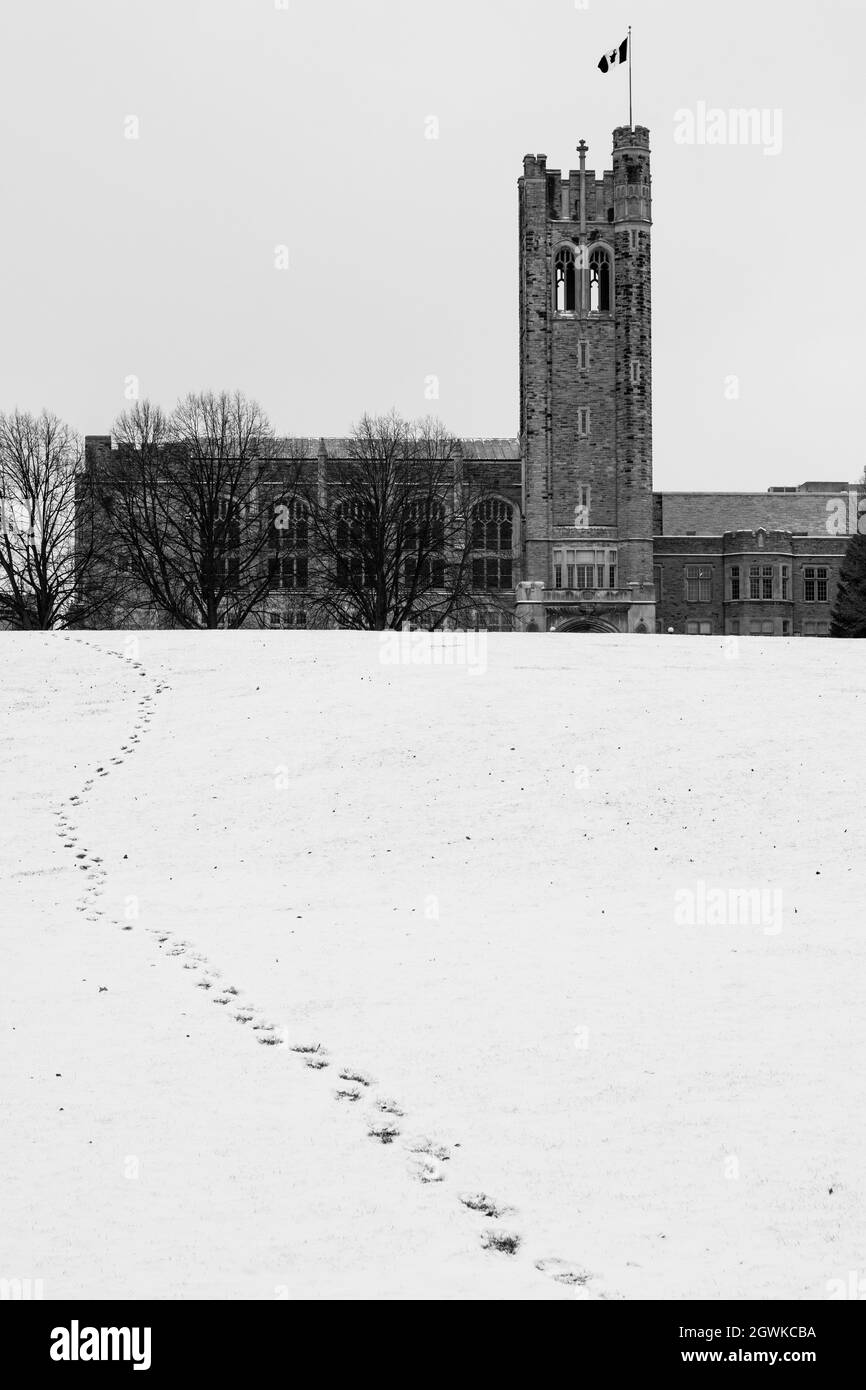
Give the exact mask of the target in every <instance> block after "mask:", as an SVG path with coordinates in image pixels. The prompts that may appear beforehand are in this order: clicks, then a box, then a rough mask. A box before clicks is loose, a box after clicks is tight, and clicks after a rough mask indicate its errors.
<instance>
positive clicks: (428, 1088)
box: [0, 632, 866, 1300]
mask: <svg viewBox="0 0 866 1390" xmlns="http://www.w3.org/2000/svg"><path fill="white" fill-rule="evenodd" d="M461 640H462V639H460V638H459V637H456V636H455V637H452V638H445V639H439V641H438V642H437V641H434V642H433V644H432V645H428V646H424V645H423V644H424V643H426V642H428V639H420V641H421V644H422V645H418V646H414V647H413V648H412V651H413V652H414V654H415V657H416V658H418V656H419V654H420V656H421V657H424V656H425V654H426V655H427V656H429V660H427V661H426V663H425V662H424V661H419V660H417V659H416V660H415V661H410V660H402V661H400V662H397V663H396V664H394V663H392V662H389V661H388V660H387V659H383V658H386V657H387V655H388V649H387V648H386V647H385V646H384V645H383V640H382V639H381V638H379V637H378V636H377V635H375V634H350V633H336V632H330V633H312V632H311V633H288V632H276V633H253V632H249V633H248V632H240V633H225V632H217V633H195V634H191V633H140V634H123V633H109V634H79V635H72V636H62V635H60V634H48V635H44V636H41V635H20V636H19V635H13V634H8V633H6V634H3V635H2V637H0V661H2V696H0V700H2V710H3V726H2V745H0V770H2V778H3V823H2V845H0V848H2V895H3V910H2V919H0V948H2V979H0V1007H2V1015H0V1026H2V1060H0V1070H2V1084H0V1105H2V1125H0V1163H2V1169H0V1171H2V1186H3V1210H2V1218H0V1278H3V1279H15V1278H20V1279H25V1278H30V1279H41V1280H42V1281H43V1286H44V1294H45V1297H46V1298H68V1297H92V1298H146V1297H155V1298H194V1297H204V1298H254V1299H280V1298H291V1299H295V1298H312V1299H322V1298H338V1299H346V1298H348V1299H355V1298H377V1299H400V1298H412V1299H415V1298H436V1299H566V1300H567V1299H571V1300H573V1299H576V1298H577V1299H585V1300H591V1299H596V1298H620V1299H632V1298H653V1299H684V1298H692V1297H693V1298H710V1299H717V1298H761V1299H771V1298H796V1299H822V1298H825V1297H827V1289H828V1281H832V1280H836V1279H843V1280H844V1279H846V1278H847V1276H848V1272H849V1271H850V1270H860V1271H862V1269H863V1260H864V1250H866V1200H864V1199H866V1193H864V1187H866V1166H864V1161H863V1155H864V1141H866V1067H864V1056H866V998H864V994H866V990H864V950H863V937H864V929H866V914H864V910H863V909H864V868H863V866H864V794H863V786H864V781H863V773H864V752H863V727H864V689H866V671H864V656H866V644H863V645H862V646H859V647H858V646H857V645H856V644H855V643H848V642H840V641H832V642H831V641H818V640H814V641H809V640H803V639H799V640H791V641H789V640H784V639H773V640H767V641H761V640H760V639H743V640H741V641H739V642H736V641H733V642H732V641H727V642H726V641H723V640H717V639H704V640H697V639H694V638H678V637H672V636H665V637H644V638H643V639H642V640H639V639H637V638H631V637H628V638H619V637H614V636H566V635H563V634H558V635H557V634H554V635H550V636H541V635H532V636H530V635H526V636H511V635H503V636H491V637H489V638H488V639H487V640H486V644H485V645H484V647H483V648H482V652H483V661H482V662H481V663H480V664H476V665H474V666H472V667H469V668H467V666H465V665H461V664H456V663H455V664H451V665H446V664H444V663H441V664H436V658H438V657H441V655H442V652H443V647H442V645H441V642H442V641H444V642H446V643H448V642H450V643H451V644H452V648H453V650H454V651H455V652H457V651H458V647H457V644H459V643H460V642H461ZM408 650H409V649H408V648H406V651H408ZM404 654H405V653H404ZM458 654H459V653H458ZM474 655H476V656H477V652H476V653H474ZM81 855H83V856H84V857H83V858H80V857H78V856H81ZM732 889H743V890H749V891H752V892H756V891H760V892H763V894H764V897H763V898H762V899H761V901H762V902H763V903H764V904H767V903H770V902H772V904H773V910H772V914H771V915H766V914H765V913H764V912H763V910H762V915H761V916H760V918H759V919H756V920H753V921H750V922H743V921H740V920H739V919H738V918H737V916H736V912H735V913H734V914H733V917H734V920H728V921H725V920H721V921H720V920H719V917H718V916H716V917H713V915H712V913H705V914H704V916H703V917H702V916H701V913H702V911H703V909H701V908H700V903H701V902H706V901H707V898H706V894H707V893H710V894H711V895H712V894H715V900H716V901H718V900H719V899H720V898H721V896H722V895H724V894H728V893H729V892H730V890H732ZM687 893H693V894H694V899H693V900H694V902H695V903H697V904H698V905H699V906H698V908H697V909H696V913H697V918H698V920H692V921H685V922H684V921H683V915H682V907H681V904H682V902H683V901H687V899H686V898H685V897H684V895H685V894H687ZM678 895H679V896H678ZM702 895H703V896H702ZM774 895H775V896H774ZM730 915H731V914H730V913H729V917H730ZM722 919H724V912H722ZM245 1006H246V1007H245ZM239 1015H240V1017H239ZM263 1036H267V1037H268V1038H269V1039H270V1045H264V1044H262V1043H261V1042H260V1038H261V1037H263ZM297 1047H307V1048H316V1049H318V1050H317V1051H315V1052H307V1053H305V1052H299V1051H296V1050H294V1049H295V1048H297ZM309 1061H314V1062H316V1063H318V1064H321V1063H325V1065H317V1066H310V1065H308V1064H307V1063H308V1062H309ZM341 1071H346V1072H349V1073H352V1074H356V1075H358V1076H362V1077H363V1078H364V1081H367V1082H368V1084H363V1081H351V1080H345V1079H341V1078H340V1072H341ZM339 1090H343V1091H349V1092H350V1093H351V1094H355V1093H357V1095H358V1098H357V1099H354V1100H352V1099H348V1098H347V1097H346V1096H343V1097H337V1096H336V1094H335V1092H337V1091H339ZM380 1103H384V1104H386V1105H389V1104H390V1105H392V1106H393V1109H392V1110H390V1111H389V1110H383V1109H380V1108H379V1105H380ZM395 1111H397V1112H401V1113H395ZM383 1123H387V1124H390V1125H391V1126H392V1127H393V1129H394V1130H395V1131H397V1132H396V1133H394V1134H393V1136H392V1137H391V1141H390V1142H382V1139H381V1138H380V1137H376V1135H375V1134H374V1135H371V1134H370V1133H369V1131H370V1130H371V1129H373V1128H375V1127H377V1126H381V1125H382V1124H383ZM419 1148H420V1149H422V1150H423V1149H425V1148H426V1150H427V1152H426V1153H424V1152H419V1151H418V1150H419ZM425 1179H426V1180H425ZM478 1194H483V1196H484V1198H485V1204H487V1203H489V1204H491V1205H492V1208H493V1214H486V1213H485V1211H483V1210H472V1209H470V1208H469V1207H467V1205H466V1204H465V1203H464V1202H463V1201H462V1200H461V1198H462V1197H467V1196H468V1197H470V1198H472V1199H473V1200H474V1199H475V1197H476V1196H477V1195H478ZM475 1204H476V1206H477V1205H478V1203H477V1202H476V1203H475ZM503 1236H504V1237H509V1236H513V1237H516V1238H518V1243H517V1245H516V1248H515V1249H514V1250H513V1251H509V1249H508V1248H505V1249H502V1248H488V1246H487V1244H486V1243H487V1242H488V1240H489V1239H490V1238H491V1237H493V1238H494V1240H498V1241H499V1243H500V1245H501V1244H503V1241H502V1239H501V1238H502V1237H503ZM504 1244H505V1245H506V1247H507V1245H508V1241H507V1240H506V1241H505V1242H504ZM539 1266H540V1268H539Z"/></svg>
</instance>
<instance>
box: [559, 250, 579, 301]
mask: <svg viewBox="0 0 866 1390" xmlns="http://www.w3.org/2000/svg"><path fill="white" fill-rule="evenodd" d="M555 282H556V312H557V313H558V314H573V313H574V310H575V307H576V304H577V278H576V274H575V266H574V252H573V251H572V250H570V249H569V247H567V246H562V247H560V249H559V251H557V253H556V274H555Z"/></svg>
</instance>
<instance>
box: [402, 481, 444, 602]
mask: <svg viewBox="0 0 866 1390" xmlns="http://www.w3.org/2000/svg"><path fill="white" fill-rule="evenodd" d="M403 578H404V582H405V584H406V587H407V589H408V588H410V587H411V585H412V584H413V583H414V582H415V581H416V578H417V583H418V585H419V586H420V587H421V588H422V589H426V588H427V587H429V586H432V587H433V588H434V589H441V588H442V587H443V586H444V584H445V507H444V505H443V503H441V502H436V501H433V500H432V499H430V500H425V501H419V502H414V503H412V504H411V506H410V507H409V515H408V518H407V523H406V559H405V560H404V562H403Z"/></svg>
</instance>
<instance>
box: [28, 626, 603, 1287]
mask: <svg viewBox="0 0 866 1390" xmlns="http://www.w3.org/2000/svg"><path fill="white" fill-rule="evenodd" d="M64 640H66V641H77V642H79V643H80V644H81V645H82V646H86V647H88V648H90V650H93V651H97V652H99V654H100V655H102V656H109V657H114V658H115V659H116V660H118V661H121V662H123V663H124V665H126V666H128V667H131V668H132V670H134V671H135V672H137V674H138V675H139V676H141V677H142V678H144V679H150V678H149V677H148V676H147V673H146V672H145V670H144V667H143V665H142V663H141V662H140V661H136V660H133V659H132V658H131V657H128V656H125V655H123V654H122V653H120V652H112V651H109V650H107V649H105V648H101V647H94V646H93V644H92V643H90V642H85V641H84V640H83V639H82V638H73V637H70V636H66V637H65V639H64ZM151 684H152V686H153V689H152V691H150V692H148V693H147V694H143V695H141V696H140V697H139V699H138V701H137V717H136V722H135V724H134V725H133V728H132V732H131V733H130V734H129V735H128V737H127V739H126V741H125V742H124V743H123V744H122V745H121V747H120V750H119V753H118V754H117V755H115V756H113V757H109V758H108V759H106V760H105V761H104V762H102V763H100V764H99V765H98V766H97V767H96V768H95V769H94V772H93V774H92V775H91V776H90V777H88V778H87V780H86V781H85V782H84V783H83V784H82V787H81V791H80V792H76V793H75V794H74V795H72V796H71V797H69V799H68V801H67V802H65V804H64V805H63V806H61V807H60V808H59V809H58V810H56V811H55V812H54V815H55V817H56V820H57V834H58V836H60V838H61V839H62V840H63V845H64V848H65V849H69V850H72V851H73V853H74V856H75V865H76V868H77V869H78V870H79V871H80V872H81V873H83V874H84V885H85V886H84V892H83V893H82V895H81V897H80V899H79V901H78V903H77V904H76V908H77V910H78V911H79V912H82V913H84V915H85V917H86V919H87V920H88V921H90V922H96V921H99V920H100V919H101V918H104V917H105V912H104V911H103V909H102V908H101V907H100V906H99V899H100V897H101V896H102V895H103V893H104V891H105V878H106V871H105V867H104V865H103V862H102V858H101V856H100V855H98V854H94V853H93V852H92V851H90V850H88V849H87V848H86V847H85V846H84V845H82V844H81V843H80V840H79V835H78V829H77V825H76V821H75V812H76V810H77V808H78V807H79V806H81V805H82V803H83V800H84V798H85V797H86V796H87V794H88V793H89V792H90V790H91V788H92V787H93V786H94V785H95V784H96V781H97V780H98V779H99V778H103V777H108V776H110V774H111V772H112V771H113V770H114V769H115V768H117V767H121V766H122V765H123V763H124V762H125V760H126V758H128V757H131V756H132V754H133V753H134V752H135V751H136V749H137V747H138V745H139V743H140V742H141V739H142V737H143V736H144V734H146V733H147V730H148V726H149V724H150V722H151V719H152V717H153V710H154V704H153V702H154V699H155V697H156V696H158V695H161V694H162V692H163V691H164V690H167V689H169V688H170V687H169V686H168V685H167V684H166V683H165V682H162V681H151ZM116 925H118V926H120V928H121V930H122V931H132V930H133V926H132V923H131V922H123V923H117V924H116ZM146 930H147V931H148V933H149V934H150V935H151V936H153V937H154V938H155V940H156V943H157V945H158V947H159V949H160V951H161V952H162V953H163V955H166V956H174V957H178V958H182V960H181V963H182V966H183V969H184V970H188V971H190V972H191V975H193V976H197V978H195V980H194V983H195V985H196V987H197V988H198V989H200V990H201V991H202V994H203V996H204V997H206V998H208V999H210V1001H211V1003H213V1004H215V1005H216V1006H217V1007H218V1008H221V1009H222V1010H223V1011H224V1013H225V1015H226V1017H227V1018H230V1019H231V1020H232V1021H233V1022H235V1023H238V1024H240V1025H241V1026H242V1027H248V1028H249V1031H250V1033H251V1035H252V1036H253V1037H254V1038H255V1041H256V1043H257V1044H259V1045H261V1046H263V1047H269V1048H275V1049H276V1048H284V1049H287V1050H288V1051H290V1052H292V1053H294V1054H295V1056H296V1057H297V1058H298V1060H299V1061H300V1062H301V1063H302V1064H303V1065H304V1066H306V1067H307V1068H308V1069H309V1070H310V1071H313V1072H321V1073H323V1074H324V1073H328V1077H329V1079H330V1078H331V1077H332V1076H333V1075H334V1072H336V1077H337V1080H336V1084H335V1085H334V1091H333V1094H334V1097H335V1099H336V1100H337V1101H339V1102H340V1103H341V1104H344V1105H345V1106H346V1107H347V1108H351V1109H352V1111H353V1112H354V1113H357V1114H360V1115H361V1116H362V1122H363V1124H364V1127H365V1130H366V1133H367V1135H368V1137H369V1138H370V1139H371V1140H373V1141H374V1142H376V1143H379V1144H382V1145H393V1144H395V1143H396V1144H398V1146H399V1147H402V1149H403V1151H404V1152H405V1154H406V1155H407V1156H408V1162H409V1166H410V1171H411V1173H412V1174H413V1175H414V1177H415V1178H416V1179H417V1180H418V1181H419V1182H422V1183H444V1182H445V1181H446V1180H447V1167H446V1165H447V1164H449V1163H450V1162H451V1159H452V1153H453V1149H452V1147H450V1146H448V1145H446V1144H441V1143H438V1142H436V1141H435V1140H433V1139H430V1138H428V1137H426V1136H415V1137H411V1136H406V1135H404V1133H403V1127H402V1126H403V1121H404V1120H405V1119H406V1115H405V1112H404V1110H403V1108H402V1106H401V1105H399V1104H398V1102H397V1101H395V1100H392V1099H389V1098H387V1097H383V1096H380V1095H378V1094H377V1093H376V1090H375V1085H376V1083H375V1081H374V1079H373V1077H371V1076H370V1075H369V1074H368V1073H366V1072H364V1071H360V1070H358V1069H356V1068H353V1067H350V1066H344V1067H334V1066H333V1064H332V1059H331V1057H330V1055H329V1054H328V1052H327V1050H326V1049H325V1048H324V1047H323V1046H322V1044H321V1043H319V1042H306V1041H291V1040H290V1039H289V1035H288V1030H287V1029H285V1028H282V1027H278V1026H277V1025H275V1024H273V1023H271V1022H269V1021H268V1020H267V1019H265V1018H264V1017H263V1016H262V1015H261V1012H260V1010H258V1009H257V1008H255V1006H254V1005H252V1004H249V1003H247V1002H245V1001H244V1000H242V999H241V997H240V991H239V990H238V989H237V987H236V986H235V985H231V984H229V985H226V984H223V983H222V980H221V977H220V972H219V971H218V970H215V969H213V968H212V967H211V966H210V965H209V964H208V961H207V958H206V957H205V956H204V955H202V954H201V953H200V952H198V951H194V950H193V949H192V945H191V943H190V942H189V941H184V940H182V939H180V938H179V937H177V936H175V935H174V934H173V933H172V932H171V931H168V930H166V929H162V928H157V927H147V928H146ZM459 1147H460V1145H459V1144H456V1143H455V1144H454V1145H453V1148H459ZM457 1195H458V1200H459V1201H460V1202H461V1203H462V1205H463V1207H464V1208H465V1209H466V1211H467V1212H471V1213H472V1214H473V1215H474V1216H475V1217H476V1218H477V1219H478V1220H479V1222H480V1233H479V1238H480V1242H481V1244H482V1246H483V1247H484V1249H486V1250H491V1251H496V1252H499V1253H502V1254H506V1255H516V1254H517V1253H518V1251H519V1250H520V1249H521V1247H522V1245H523V1237H522V1235H521V1234H520V1232H519V1230H518V1229H516V1226H515V1224H514V1221H513V1217H514V1216H515V1212H514V1209H513V1208H511V1207H508V1206H505V1205H503V1204H501V1203H500V1202H498V1201H496V1200H494V1198H492V1197H490V1196H489V1195H488V1194H487V1193H485V1192H460V1193H458V1194H457ZM503 1223H504V1224H503ZM535 1268H536V1269H537V1270H538V1271H539V1272H540V1273H542V1274H545V1275H547V1276H548V1277H549V1278H552V1279H554V1280H556V1282H557V1283H560V1284H567V1285H572V1286H575V1288H576V1290H577V1288H578V1287H580V1288H583V1286H585V1285H586V1284H587V1281H588V1280H589V1279H591V1278H592V1275H590V1274H589V1273H588V1272H587V1271H586V1270H582V1269H580V1268H578V1267H577V1266H575V1265H573V1264H571V1263H569V1262H568V1261H566V1260H561V1259H544V1260H537V1261H536V1264H535ZM601 1296H602V1297H603V1295H601Z"/></svg>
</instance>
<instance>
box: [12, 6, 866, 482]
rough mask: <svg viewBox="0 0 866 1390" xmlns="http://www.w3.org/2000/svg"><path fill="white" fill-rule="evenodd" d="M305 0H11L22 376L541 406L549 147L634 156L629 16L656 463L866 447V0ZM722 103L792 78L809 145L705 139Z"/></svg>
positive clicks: (752, 96) (793, 140)
mask: <svg viewBox="0 0 866 1390" xmlns="http://www.w3.org/2000/svg"><path fill="white" fill-rule="evenodd" d="M282 3H283V0H38V3H35V2H34V0H2V10H0V128H2V142H3V171H4V178H3V198H2V256H0V282H2V298H0V304H2V332H0V407H2V408H9V407H12V406H15V405H18V406H21V407H23V408H28V409H38V408H40V407H41V406H42V405H46V406H48V407H50V408H51V409H53V410H54V411H56V412H57V413H58V414H60V415H62V416H64V417H65V418H67V419H69V420H70V421H71V422H72V423H73V424H74V425H75V426H76V428H77V429H79V430H80V431H81V432H82V433H84V432H87V433H108V432H109V430H110V428H111V423H112V420H113V419H114V417H115V415H116V414H117V412H118V411H119V410H121V409H123V407H124V405H125V404H126V401H125V399H124V391H125V389H126V388H125V384H126V383H127V381H128V379H129V378H131V377H135V378H137V379H138V381H139V383H140V391H141V394H142V395H143V396H145V395H146V396H151V397H152V398H154V399H156V400H159V401H161V402H162V403H163V404H165V405H171V404H172V403H173V402H174V400H175V399H176V397H177V396H178V394H180V393H181V392H184V391H187V390H190V389H198V388H202V387H207V386H212V387H220V386H227V387H234V386H239V387H241V388H242V389H244V390H245V391H247V392H249V393H250V394H252V395H255V396H256V397H257V398H258V399H259V400H260V401H261V402H262V404H263V405H264V406H265V408H266V409H267V410H268V412H269V414H270V416H271V419H272V421H273V423H274V426H275V427H276V428H277V430H278V431H279V432H280V433H283V434H313V435H320V434H340V433H345V432H346V431H347V430H348V429H349V428H350V427H351V424H352V422H353V421H354V420H355V419H357V417H358V416H359V415H360V414H361V412H363V411H364V410H371V411H378V410H385V409H388V408H389V407H391V406H396V407H397V408H398V409H399V410H400V411H401V412H403V413H404V414H405V415H408V416H416V415H421V414H425V413H426V412H427V411H429V410H433V411H435V413H438V414H439V415H440V416H441V418H442V419H443V420H444V422H445V423H446V424H447V425H448V426H449V427H450V428H451V429H453V430H454V431H455V432H458V433H462V434H467V435H513V434H516V432H517V425H518V341H517V315H518V297H517V189H516V181H517V178H518V176H519V174H520V173H521V171H522V159H523V155H524V154H525V153H526V152H527V151H533V152H538V151H541V152H544V153H546V154H547V156H548V161H549V166H550V167H562V168H564V169H568V168H569V167H570V166H571V165H573V164H576V162H577V159H576V155H575V153H574V147H575V145H576V144H577V142H578V140H579V139H580V138H581V137H583V138H585V139H586V140H587V142H588V144H589V147H590V151H589V160H588V162H589V164H590V166H594V167H595V168H596V170H598V171H599V172H600V171H601V170H602V169H603V168H605V167H606V166H607V165H608V164H609V163H610V146H611V130H612V128H613V127H614V126H615V125H617V124H621V123H625V122H627V119H628V78H627V73H626V72H625V71H622V70H617V69H614V70H612V71H611V72H610V73H608V74H607V75H606V76H602V75H601V73H600V72H599V71H598V70H597V67H596V64H597V62H598V59H599V57H600V56H601V54H602V52H603V51H604V50H605V49H608V48H612V47H613V46H614V45H616V44H618V43H619V42H620V40H621V39H622V38H623V37H624V36H625V33H626V31H627V27H628V24H629V22H630V23H631V24H632V25H633V30H634V38H633V42H634V50H633V51H634V100H635V121H636V123H640V124H644V125H648V126H649V127H650V132H651V141H652V150H653V194H654V203H653V214H654V228H653V301H654V323H653V329H654V408H655V431H654V457H655V485H656V487H657V488H667V489H673V488H686V489H688V488H714V489H740V488H749V489H756V490H763V489H765V488H766V487H768V486H769V485H771V484H792V483H797V482H801V481H803V480H805V479H807V478H821V477H826V478H833V479H836V478H839V479H843V478H849V479H853V478H854V477H856V476H860V475H861V474H862V472H863V466H864V450H863V443H862V441H863V426H862V399H863V396H864V385H863V365H864V354H863V347H862V336H863V327H864V322H866V294H864V279H863V253H862V245H863V236H864V232H863V220H862V213H863V209H864V191H863V190H864V179H863V172H862V170H863V156H862V146H863V133H864V130H863V127H864V122H863V114H864V105H866V103H864V98H863V95H862V92H863V63H864V57H863V54H864V51H866V43H864V39H866V22H864V5H863V0H820V2H819V3H815V4H811V5H809V4H802V3H801V4H796V5H794V4H791V3H790V0H787V2H786V0H726V3H724V4H718V5H711V6H706V5H696V4H695V3H694V0H688V2H687V0H656V3H648V0H629V2H628V3H619V0H609V2H608V3H602V0H588V3H587V4H586V5H585V6H584V4H583V0H577V3H575V0H522V2H521V3H518V2H517V0H428V3H422V2H421V0H287V5H286V8H285V9H282V8H279V6H280V5H281V4H282ZM701 102H703V103H705V105H706V106H707V107H709V108H713V107H722V108H725V109H728V108H731V107H744V106H745V107H753V106H754V107H758V108H761V109H765V110H766V111H767V112H768V113H770V117H769V119H772V113H773V112H774V111H776V110H777V109H778V110H780V111H781V113H782V114H781V121H782V125H781V150H780V152H779V153H777V154H775V155H767V154H765V153H764V149H763V148H762V146H761V145H760V144H758V145H751V146H732V145H707V144H704V145H700V144H693V145H682V144H678V143H677V142H676V141H675V139H674V134H675V130H676V129H677V121H676V112H677V111H678V110H690V111H693V112H697V111H698V104H699V103H701ZM430 117H434V118H435V119H436V121H437V122H438V132H439V138H438V139H429V138H426V136H427V135H428V134H429V133H430V131H431V130H432V129H434V127H433V126H432V124H431V122H430V119H429V118H430ZM129 118H134V121H130V119H129ZM135 122H137V133H138V138H137V139H130V138H127V137H128V135H129V134H130V133H131V132H134V131H135V129H136V125H135ZM768 129H769V127H768ZM778 135H779V128H778V126H777V127H776V131H775V137H774V143H776V144H778ZM281 246H285V247H286V248H287V259H288V268H287V269H282V268H279V267H278V265H277V264H275V262H276V260H277V259H278V258H280V253H279V252H277V251H276V249H275V248H278V247H281ZM433 376H435V377H437V378H438V380H439V399H438V401H431V400H429V399H426V398H425V384H426V383H427V380H428V378H430V377H433ZM732 377H736V378H737V382H736V383H733V384H732V383H731V381H730V378H732ZM737 391H738V393H739V394H738V396H737V395H736V393H737Z"/></svg>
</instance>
